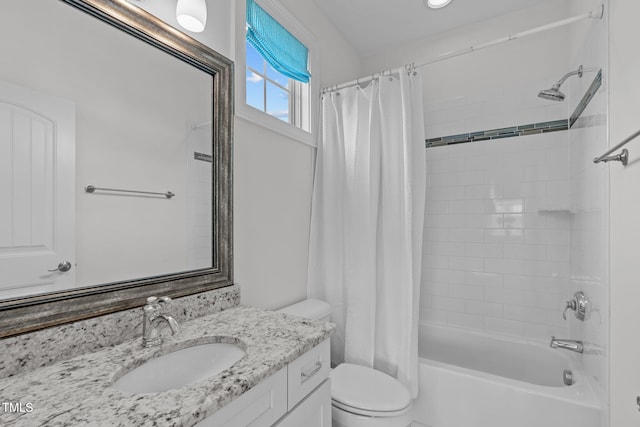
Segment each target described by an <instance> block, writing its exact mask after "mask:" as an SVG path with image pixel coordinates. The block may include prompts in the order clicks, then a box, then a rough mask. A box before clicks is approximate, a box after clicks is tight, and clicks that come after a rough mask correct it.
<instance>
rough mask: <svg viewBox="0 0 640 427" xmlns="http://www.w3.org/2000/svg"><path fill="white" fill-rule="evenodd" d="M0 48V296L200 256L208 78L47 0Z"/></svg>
mask: <svg viewBox="0 0 640 427" xmlns="http://www.w3.org/2000/svg"><path fill="white" fill-rule="evenodd" d="M27 22H28V23H29V24H28V25H25V24H26V23H27ZM0 55H2V58H4V59H5V60H4V61H3V66H2V67H0V194H2V195H3V201H2V203H0V271H2V272H3V274H2V275H1V277H0V300H3V299H8V298H16V297H22V296H27V295H35V294H41V293H47V292H52V291H60V290H66V289H74V288H78V287H86V286H93V285H99V284H104V283H112V282H118V281H124V280H131V279H139V278H144V277H151V276H158V275H162V274H169V273H177V272H184V271H190V270H198V269H204V268H210V267H212V240H213V235H212V226H211V224H212V197H211V194H212V129H211V122H212V114H213V112H212V92H213V88H212V76H211V75H209V74H207V73H205V72H203V71H201V70H199V69H197V68H195V67H193V66H191V65H188V64H186V63H184V62H182V61H181V60H179V59H177V58H175V57H173V56H171V55H169V54H167V53H165V52H163V51H161V50H159V49H157V48H154V47H152V46H149V45H148V44H146V43H144V42H142V41H140V40H138V39H136V38H133V37H131V36H130V35H128V34H126V33H124V32H122V31H120V30H118V29H116V28H113V27H111V26H109V25H108V24H106V23H103V22H101V21H99V20H97V19H95V18H93V17H91V16H88V15H86V14H85V13H83V12H81V11H79V10H77V9H75V8H73V7H70V6H69V5H66V4H64V3H62V2H59V1H45V0H39V1H31V0H30V1H24V0H4V1H3V2H2V13H1V14H0ZM87 186H95V187H97V188H106V189H113V190H133V192H128V191H125V192H121V191H111V190H96V191H94V192H91V193H90V192H87V191H85V188H86V187H87ZM139 192H143V193H139ZM167 192H171V193H173V194H174V196H173V197H170V198H168V197H166V196H165V195H164V193H167ZM148 193H159V194H148ZM67 263H68V264H67ZM67 267H70V268H67ZM51 270H55V271H51Z"/></svg>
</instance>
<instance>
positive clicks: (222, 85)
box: [0, 0, 233, 338]
mask: <svg viewBox="0 0 640 427" xmlns="http://www.w3.org/2000/svg"><path fill="white" fill-rule="evenodd" d="M59 1H62V2H63V3H67V4H68V5H71V6H73V7H76V8H77V9H80V10H82V11H84V12H86V13H88V14H89V15H91V16H93V17H95V18H97V19H100V20H101V21H104V22H106V23H107V24H109V25H111V26H113V27H115V28H117V29H119V30H122V31H124V32H126V33H128V34H130V35H132V36H133V37H136V38H138V39H140V40H142V41H144V42H146V43H148V44H149V45H151V46H154V47H156V48H159V49H161V50H163V51H165V52H166V53H168V54H170V55H172V56H174V57H176V58H178V59H180V60H182V61H184V62H185V63H187V64H189V65H191V66H194V67H197V68H199V69H200V70H202V71H204V72H206V73H207V74H210V75H211V76H212V78H213V93H212V98H213V117H212V144H213V163H212V169H213V171H212V174H213V194H212V202H213V210H212V214H213V215H212V217H213V218H212V219H213V227H212V230H213V233H212V234H213V236H212V249H213V250H212V253H213V259H212V267H211V268H206V269H201V270H194V271H187V272H182V273H175V274H167V275H160V276H154V277H146V278H142V279H135V280H127V281H121V282H115V283H108V284H101V285H95V286H89V287H83V288H78V289H73V290H67V291H61V292H53V293H49V294H41V295H34V296H28V297H24V298H15V299H9V300H3V301H0V338H1V337H8V336H13V335H18V334H22V333H26V332H31V331H35V330H38V329H44V328H48V327H51V326H56V325H60V324H64V323H69V322H74V321H77V320H82V319H88V318H91V317H96V316H102V315H105V314H109V313H113V312H117V311H122V310H127V309H130V308H134V307H139V306H142V305H144V301H145V299H146V298H147V297H148V296H151V295H157V296H164V295H167V296H170V297H172V298H176V297H182V296H186V295H191V294H195V293H200V292H205V291H210V290H213V289H217V288H221V287H224V286H229V285H231V284H233V240H232V239H233V235H232V234H233V233H232V230H233V217H232V216H233V204H232V201H233V199H232V149H233V62H232V61H231V60H229V59H228V58H226V57H224V56H222V55H220V54H219V53H217V52H215V51H214V50H212V49H210V48H208V47H207V46H205V45H204V44H202V43H200V42H198V41H196V40H194V39H192V38H191V37H189V36H187V35H186V34H184V33H182V32H180V31H178V30H177V29H175V28H173V27H171V26H170V25H168V24H166V23H165V22H164V21H162V20H160V19H158V18H157V17H155V16H153V15H151V14H150V13H148V12H146V11H145V10H143V9H141V8H138V7H136V6H134V5H132V4H130V3H128V2H127V1H126V0H59ZM92 19H93V18H92Z"/></svg>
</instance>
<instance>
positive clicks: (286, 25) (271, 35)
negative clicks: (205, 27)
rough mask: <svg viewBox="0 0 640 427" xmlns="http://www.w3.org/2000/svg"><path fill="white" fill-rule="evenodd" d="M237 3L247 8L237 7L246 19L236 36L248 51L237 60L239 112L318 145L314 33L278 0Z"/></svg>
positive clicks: (246, 117)
mask: <svg viewBox="0 0 640 427" xmlns="http://www.w3.org/2000/svg"><path fill="white" fill-rule="evenodd" d="M238 3H240V4H243V6H246V7H247V9H245V10H242V11H241V9H240V8H239V9H238V15H240V16H241V17H242V18H243V20H244V22H243V23H242V24H243V25H242V27H241V28H242V29H243V30H242V31H238V34H237V42H238V45H240V46H242V47H243V48H244V49H243V50H244V52H241V51H239V52H238V56H239V57H238V58H237V60H236V63H237V68H236V70H237V71H236V72H237V74H236V82H238V84H237V93H236V99H237V100H238V104H237V108H236V113H237V114H238V115H239V116H240V117H243V118H245V119H248V120H250V121H253V122H256V123H258V124H260V125H263V126H265V127H268V128H270V129H272V130H275V131H277V132H280V133H283V134H285V135H287V136H290V137H292V138H295V139H297V140H300V141H301V142H305V143H308V144H311V145H315V139H314V137H313V127H314V126H315V123H314V121H313V118H314V117H315V116H316V115H317V114H316V113H315V112H316V111H317V108H318V107H317V102H318V101H317V100H316V99H315V98H316V97H312V96H310V94H311V93H316V92H318V91H319V89H318V78H317V75H316V72H315V68H317V67H314V64H315V63H316V62H317V61H316V58H317V52H316V49H315V48H314V45H315V43H314V41H313V39H312V37H311V36H310V34H309V33H308V32H307V31H306V29H304V27H302V25H300V23H299V22H298V21H297V20H296V19H295V18H294V17H293V16H292V15H291V14H290V13H289V12H288V11H287V10H286V9H284V8H283V7H282V6H281V5H280V4H279V3H278V2H277V0H260V4H257V3H256V2H255V0H246V3H245V1H240V2H238ZM247 11H251V13H247ZM240 12H241V13H240Z"/></svg>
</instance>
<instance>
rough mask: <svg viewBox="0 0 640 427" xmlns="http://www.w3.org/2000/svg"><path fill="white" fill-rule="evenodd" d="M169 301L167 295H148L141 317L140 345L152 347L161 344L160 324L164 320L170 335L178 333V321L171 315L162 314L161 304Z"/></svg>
mask: <svg viewBox="0 0 640 427" xmlns="http://www.w3.org/2000/svg"><path fill="white" fill-rule="evenodd" d="M168 302H171V298H169V297H162V298H158V297H149V298H147V304H146V305H145V306H144V308H143V309H142V310H143V313H144V317H143V319H142V346H143V347H153V346H156V345H160V344H162V336H161V335H160V332H159V328H160V324H161V323H163V322H166V323H167V324H168V325H169V328H171V335H175V334H177V333H178V322H176V319H174V318H173V317H171V316H167V315H165V314H162V304H163V303H168Z"/></svg>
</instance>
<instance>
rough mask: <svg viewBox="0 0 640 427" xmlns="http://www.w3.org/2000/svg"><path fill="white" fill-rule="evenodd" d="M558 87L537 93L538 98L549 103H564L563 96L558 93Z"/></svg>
mask: <svg viewBox="0 0 640 427" xmlns="http://www.w3.org/2000/svg"><path fill="white" fill-rule="evenodd" d="M559 88H560V86H558V85H554V86H553V87H552V88H551V89H544V90H541V91H540V92H538V96H539V97H540V98H542V99H547V100H549V101H564V98H565V94H564V93H562V92H560V90H559Z"/></svg>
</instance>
